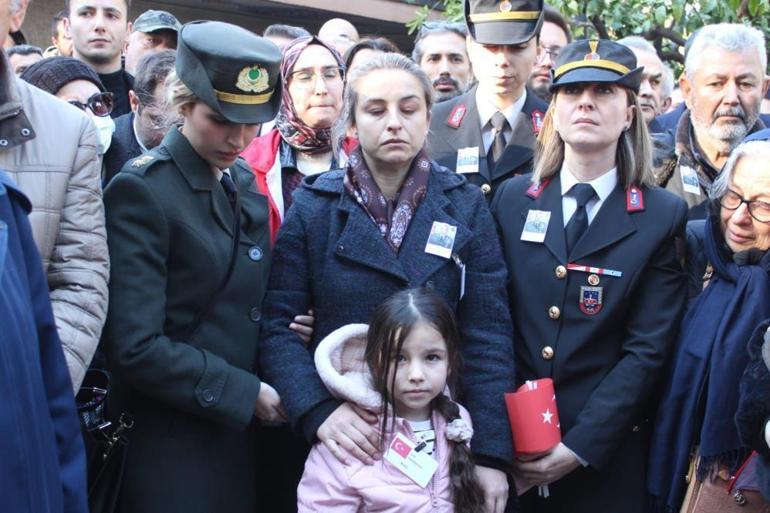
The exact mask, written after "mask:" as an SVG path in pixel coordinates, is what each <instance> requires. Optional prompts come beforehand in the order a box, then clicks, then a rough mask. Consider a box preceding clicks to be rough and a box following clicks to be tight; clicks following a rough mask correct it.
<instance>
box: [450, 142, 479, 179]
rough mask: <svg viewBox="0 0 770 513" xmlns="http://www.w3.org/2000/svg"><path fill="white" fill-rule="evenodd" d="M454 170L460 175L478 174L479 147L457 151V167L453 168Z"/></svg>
mask: <svg viewBox="0 0 770 513" xmlns="http://www.w3.org/2000/svg"><path fill="white" fill-rule="evenodd" d="M455 169H456V170H457V172H458V173H461V174H467V173H478V172H479V147H478V146H469V147H467V148H460V149H459V150H457V166H455Z"/></svg>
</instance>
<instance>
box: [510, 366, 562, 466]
mask: <svg viewBox="0 0 770 513" xmlns="http://www.w3.org/2000/svg"><path fill="white" fill-rule="evenodd" d="M528 383H529V384H528ZM528 383H525V384H524V385H522V386H521V387H519V389H518V390H517V391H516V392H514V393H512V394H505V405H506V407H507V408H508V420H509V422H510V423H511V432H512V434H513V442H514V445H515V446H516V454H517V455H524V454H538V453H543V452H547V451H549V450H551V449H553V448H554V447H555V446H556V445H558V444H559V442H561V429H559V427H560V426H559V413H558V411H557V408H556V396H555V395H554V391H553V380H551V378H544V379H538V380H537V381H532V382H528Z"/></svg>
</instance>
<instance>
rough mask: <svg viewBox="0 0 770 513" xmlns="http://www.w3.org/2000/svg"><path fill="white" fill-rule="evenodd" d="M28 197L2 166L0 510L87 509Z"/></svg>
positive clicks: (68, 385)
mask: <svg viewBox="0 0 770 513" xmlns="http://www.w3.org/2000/svg"><path fill="white" fill-rule="evenodd" d="M31 209H32V206H31V205H30V203H29V200H28V199H27V198H26V196H24V195H23V194H22V193H21V191H20V190H19V189H18V187H17V186H16V185H15V184H14V183H13V181H12V180H11V179H10V178H9V177H8V175H6V174H5V172H4V171H1V170H0V394H2V397H3V400H2V403H0V504H2V505H1V506H0V510H2V511H7V512H13V513H62V512H64V513H86V512H87V511H88V505H87V503H86V457H85V450H84V449H83V440H82V438H81V434H80V423H79V422H78V418H77V416H76V414H75V400H74V398H73V397H72V382H71V381H70V375H69V372H68V371H67V365H66V363H65V362H64V353H63V352H62V347H61V342H60V341H59V335H58V334H57V332H56V326H55V325H54V319H53V313H52V312H51V301H50V299H49V297H48V283H47V282H46V279H45V275H44V274H43V265H42V263H41V260H40V255H39V254H38V252H37V248H36V247H35V242H34V240H32V232H31V229H30V226H29V221H28V220H27V214H29V211H30V210H31Z"/></svg>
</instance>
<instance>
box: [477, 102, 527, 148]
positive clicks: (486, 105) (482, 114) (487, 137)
mask: <svg viewBox="0 0 770 513" xmlns="http://www.w3.org/2000/svg"><path fill="white" fill-rule="evenodd" d="M526 101H527V90H526V89H524V92H523V93H521V96H520V97H519V99H518V100H516V101H515V102H514V103H513V105H511V106H510V107H508V108H507V109H505V110H503V111H500V112H502V113H503V116H505V119H507V120H508V126H507V127H506V129H505V130H503V137H505V142H506V144H507V143H508V141H510V140H511V134H512V133H513V124H514V123H515V122H516V118H517V117H518V116H519V113H520V112H521V109H522V108H523V107H524V102H526ZM476 107H477V108H478V109H479V122H480V123H481V140H482V141H483V142H484V155H486V154H487V153H489V147H490V146H492V140H493V139H494V137H495V129H494V128H492V124H491V123H490V122H489V121H490V120H491V119H492V116H493V115H494V114H495V112H497V111H498V108H497V107H495V106H494V105H493V104H492V102H490V101H489V100H488V99H487V98H486V97H485V96H484V95H483V94H481V92H480V89H479V88H476Z"/></svg>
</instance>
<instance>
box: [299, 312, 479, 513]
mask: <svg viewBox="0 0 770 513" xmlns="http://www.w3.org/2000/svg"><path fill="white" fill-rule="evenodd" d="M351 329H352V331H351ZM361 330H363V333H364V334H365V330H366V325H348V326H344V327H342V328H340V329H338V330H336V331H334V332H332V333H331V334H330V335H329V336H328V337H326V338H325V339H324V340H323V341H322V342H321V344H319V346H318V348H317V350H316V353H315V358H316V366H317V367H318V369H319V374H320V375H321V379H322V380H323V381H324V383H325V384H327V387H329V388H330V391H331V392H332V393H335V394H336V395H338V396H341V398H343V399H348V396H347V394H345V393H340V390H341V387H340V386H339V385H341V384H342V383H345V385H347V388H346V390H348V391H350V392H351V395H352V396H356V397H365V396H366V395H367V393H368V391H364V390H361V388H362V387H363V386H365V385H364V383H365V382H366V379H362V378H361V375H362V374H364V373H365V372H364V367H362V366H361V365H362V364H363V362H357V363H355V364H351V361H350V359H349V358H348V356H349V355H362V354H363V353H362V351H360V350H359V349H360V344H362V343H365V337H361V336H360V335H361V333H360V332H361ZM356 331H358V332H359V333H357V334H356V333H355V332H356ZM351 345H352V346H354V348H353V349H351ZM356 348H359V349H356ZM319 363H321V365H318V364H319ZM329 363H331V365H329ZM340 368H342V369H343V371H342V372H340V371H339V369H340ZM330 369H334V370H333V371H330ZM346 374H347V375H348V377H350V376H353V379H352V380H350V379H348V380H346V377H345V375H346ZM341 380H342V381H341ZM331 383H335V385H337V386H334V385H332V386H329V384H331ZM359 385H360V386H359ZM335 389H336V390H335ZM460 414H461V415H462V417H463V419H464V420H465V421H466V422H467V423H468V424H469V425H470V416H469V415H468V412H467V411H466V410H465V408H463V407H460ZM380 420H381V417H380ZM432 421H433V428H434V430H435V431H436V445H435V449H434V456H435V457H436V458H437V459H438V462H439V466H438V470H436V473H435V474H434V475H433V478H432V479H431V481H430V482H429V483H428V486H427V487H425V488H421V487H420V486H419V485H417V484H416V483H415V482H413V481H412V480H411V479H410V478H409V477H407V476H406V475H405V474H403V473H402V472H401V471H399V470H398V469H397V468H396V467H394V466H393V465H392V464H391V463H390V462H388V461H386V460H384V459H383V460H380V461H377V462H375V464H374V465H366V464H364V463H362V462H361V461H359V460H358V459H356V458H355V457H353V456H351V457H350V458H349V463H348V465H344V464H342V463H340V462H339V461H338V460H337V458H335V457H334V455H332V453H331V452H330V451H329V450H328V449H327V448H326V446H325V445H323V444H322V443H317V444H316V445H315V446H313V449H312V450H311V451H310V455H309V456H308V459H307V462H306V463H305V472H304V474H303V475H302V480H301V481H300V483H299V487H298V489H297V508H298V513H309V512H318V513H322V512H323V513H326V512H331V513H347V512H350V513H358V512H361V513H363V512H369V511H377V512H382V513H427V512H431V513H435V512H441V513H451V512H453V511H454V505H453V504H452V502H451V493H450V488H449V456H450V451H451V444H452V442H449V441H448V440H447V439H446V436H445V433H446V421H445V420H444V418H443V417H442V416H441V415H440V414H438V413H436V412H434V413H433V417H432ZM395 431H396V432H399V433H402V434H404V435H405V436H406V437H407V438H409V439H411V440H412V441H415V442H417V440H416V439H415V437H414V434H413V433H412V430H411V428H410V426H409V423H408V422H407V421H405V420H404V419H400V418H398V419H396V425H395ZM392 438H393V437H392V436H389V437H387V439H386V442H387V443H386V444H384V446H385V447H387V446H389V445H390V441H391V440H392Z"/></svg>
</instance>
